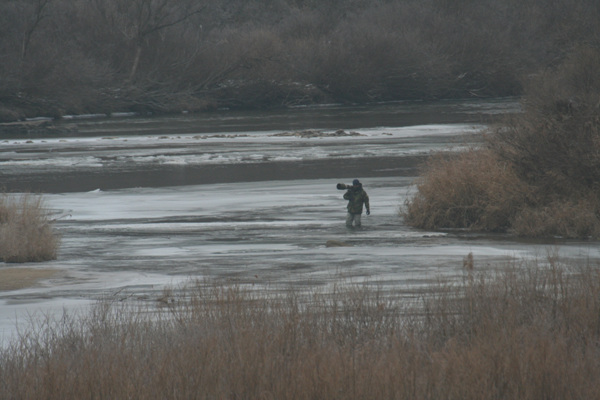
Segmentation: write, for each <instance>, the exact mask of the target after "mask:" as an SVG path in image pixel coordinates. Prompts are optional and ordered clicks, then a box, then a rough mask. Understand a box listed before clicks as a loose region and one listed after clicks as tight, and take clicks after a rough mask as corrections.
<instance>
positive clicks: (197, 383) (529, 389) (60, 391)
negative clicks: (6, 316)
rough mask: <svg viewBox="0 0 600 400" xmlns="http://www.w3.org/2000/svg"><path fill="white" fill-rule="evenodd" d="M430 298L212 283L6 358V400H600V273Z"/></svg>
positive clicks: (525, 276)
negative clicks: (159, 306) (158, 305)
mask: <svg viewBox="0 0 600 400" xmlns="http://www.w3.org/2000/svg"><path fill="white" fill-rule="evenodd" d="M543 261H544V262H543V263H542V261H540V262H539V263H534V264H533V265H525V263H523V265H522V264H513V265H507V266H506V267H505V268H501V269H500V270H499V271H498V272H492V273H479V272H477V271H478V266H477V260H472V261H471V264H470V265H472V266H473V267H472V268H469V269H468V270H466V271H465V275H464V279H463V280H462V281H460V282H458V283H445V284H441V283H440V284H439V285H433V286H432V287H430V288H429V290H428V291H426V292H425V293H424V294H423V295H422V296H421V297H420V298H419V299H418V300H413V301H410V300H406V299H404V300H402V299H399V298H396V299H393V298H392V297H390V296H389V293H383V292H382V291H380V290H377V289H373V286H369V285H364V286H363V285H347V286H339V287H338V288H337V289H336V290H335V291H334V293H324V292H318V291H313V292H311V293H309V294H305V293H301V292H298V291H294V290H290V291H288V292H286V293H283V294H282V293H279V294H276V293H275V292H270V294H269V292H266V291H263V292H259V291H257V290H256V289H247V288H243V287H240V286H235V285H207V284H196V285H193V286H190V287H188V288H187V289H186V290H184V291H182V292H180V291H178V290H171V291H169V292H166V293H165V294H164V295H163V296H161V300H162V302H161V304H164V306H163V307H162V311H161V312H159V313H157V312H155V311H153V310H151V309H150V308H140V309H138V308H135V307H131V306H124V305H122V304H121V303H117V302H110V301H105V302H101V303H100V304H98V306H97V307H96V308H95V309H94V310H93V312H91V313H90V314H87V315H82V316H73V315H64V316H63V317H62V318H59V319H56V320H52V319H51V318H47V319H44V320H41V321H38V322H37V323H36V324H34V325H32V327H31V328H30V329H29V330H25V331H22V332H21V335H20V338H19V339H18V340H16V341H14V342H12V344H11V345H10V346H9V347H7V348H6V349H5V350H3V351H2V352H0V381H1V382H2V385H0V398H11V399H25V398H27V399H42V398H43V399H64V398H111V399H124V398H144V399H163V398H172V399H188V398H201V399H214V398H228V399H315V398H320V399H365V398H368V399H384V398H385V399H389V398H394V399H478V400H485V399H517V398H518V399H523V400H527V399H541V398H561V399H567V398H568V399H591V398H599V396H600V385H599V384H598V382H600V358H599V357H598V356H597V355H598V351H599V350H600V347H599V344H598V343H600V342H599V340H598V339H599V338H600V273H599V269H598V268H597V267H596V266H585V267H573V266H567V265H564V264H562V263H561V262H560V260H557V259H556V258H554V257H551V256H549V257H548V260H543Z"/></svg>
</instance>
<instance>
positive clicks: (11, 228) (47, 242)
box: [0, 194, 60, 263]
mask: <svg viewBox="0 0 600 400" xmlns="http://www.w3.org/2000/svg"><path fill="white" fill-rule="evenodd" d="M59 243H60V239H59V237H58V235H57V233H56V232H55V231H54V229H53V226H52V221H50V219H49V218H48V213H47V211H46V210H45V208H44V203H43V199H42V197H41V196H36V195H29V194H25V195H21V196H9V195H0V261H4V262H10V263H23V262H31V261H47V260H54V259H55V258H56V253H57V251H58V246H59Z"/></svg>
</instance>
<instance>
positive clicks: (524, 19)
mask: <svg viewBox="0 0 600 400" xmlns="http://www.w3.org/2000/svg"><path fill="white" fill-rule="evenodd" d="M599 21H600V2H599V1H598V0H502V1H498V0H0V38H1V41H0V121H10V120H17V119H21V118H24V117H32V116H41V115H45V116H54V117H60V116H61V115H64V114H80V113H110V112H114V111H142V112H145V111H151V112H177V111H183V110H187V111H199V110H206V109H211V108H216V107H278V106H290V105H298V104H311V103H324V102H342V103H345V102H354V103H357V102H375V101H390V100H408V99H441V98H461V97H469V96H481V97H486V96H506V95H519V94H520V92H521V87H522V84H523V79H525V78H526V77H527V76H530V75H532V74H534V73H537V72H539V71H540V70H543V69H545V68H549V67H552V66H555V65H558V64H559V63H560V62H561V61H562V60H563V59H564V57H565V56H566V55H567V54H568V53H569V52H571V51H572V50H573V49H575V48H576V47H578V46H581V45H584V44H585V45H587V46H590V45H591V46H598V44H599V43H600V22H599Z"/></svg>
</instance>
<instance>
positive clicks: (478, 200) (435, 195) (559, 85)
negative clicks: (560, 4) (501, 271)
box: [405, 46, 600, 239]
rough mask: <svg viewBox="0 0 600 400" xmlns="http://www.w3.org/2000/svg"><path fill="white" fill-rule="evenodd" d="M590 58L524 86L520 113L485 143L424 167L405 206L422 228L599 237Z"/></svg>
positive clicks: (598, 87) (596, 86)
mask: <svg viewBox="0 0 600 400" xmlns="http://www.w3.org/2000/svg"><path fill="white" fill-rule="evenodd" d="M599 63H600V50H599V49H598V48H595V47H588V46H583V47H581V48H579V49H577V50H576V51H574V52H573V53H571V54H570V55H569V57H567V58H566V60H565V61H564V62H563V63H562V64H561V65H559V66H557V67H556V68H552V69H548V70H544V71H543V72H542V73H540V74H538V75H535V76H532V77H530V79H529V80H528V81H527V84H526V93H525V97H524V99H523V108H524V112H523V113H522V114H521V115H518V116H514V117H512V119H510V120H507V121H505V123H504V124H502V126H501V127H499V128H497V129H495V130H492V131H490V132H487V134H486V141H485V144H484V145H483V146H482V147H480V148H474V149H471V150H470V151H468V152H466V153H464V154H459V155H450V156H449V155H440V156H436V157H434V158H432V159H431V160H430V162H429V164H428V165H427V166H426V168H425V170H424V172H423V174H422V176H421V178H420V179H419V181H418V182H417V187H418V191H417V194H416V195H415V196H414V197H413V198H412V199H410V200H409V201H408V202H407V203H406V210H405V218H406V221H407V222H408V223H409V224H411V225H413V226H415V227H420V228H425V229H441V228H469V229H473V230H484V231H510V232H514V233H516V234H518V235H521V236H562V237H567V238H594V239H598V238H600V185H599V182H600V167H599V166H600V70H599V69H598V68H597V66H598V65H599Z"/></svg>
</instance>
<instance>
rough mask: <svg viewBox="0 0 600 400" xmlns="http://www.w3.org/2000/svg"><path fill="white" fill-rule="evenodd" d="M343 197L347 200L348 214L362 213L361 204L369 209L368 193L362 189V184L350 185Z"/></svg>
mask: <svg viewBox="0 0 600 400" xmlns="http://www.w3.org/2000/svg"><path fill="white" fill-rule="evenodd" d="M344 199H345V200H348V207H347V208H348V212H349V213H350V214H362V211H363V204H364V206H365V207H366V209H367V211H370V207H369V195H367V192H365V190H364V189H363V187H362V184H359V185H358V186H350V187H349V188H348V191H347V192H346V193H344Z"/></svg>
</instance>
